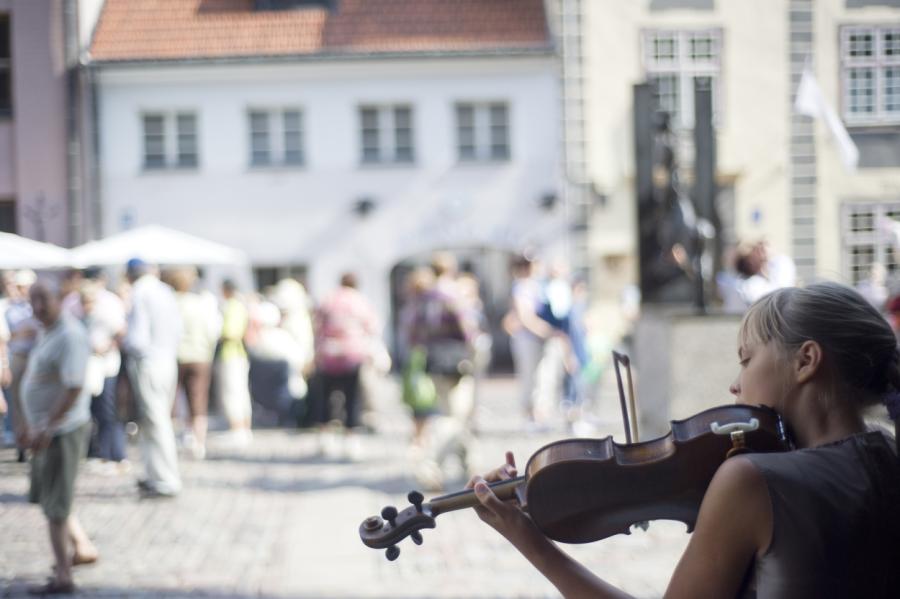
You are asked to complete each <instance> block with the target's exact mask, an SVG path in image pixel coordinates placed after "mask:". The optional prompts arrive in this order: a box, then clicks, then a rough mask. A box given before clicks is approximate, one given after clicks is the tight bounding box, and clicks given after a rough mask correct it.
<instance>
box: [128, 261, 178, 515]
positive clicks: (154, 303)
mask: <svg viewBox="0 0 900 599" xmlns="http://www.w3.org/2000/svg"><path fill="white" fill-rule="evenodd" d="M126 274H127V275H128V280H129V281H131V311H130V312H129V314H128V332H127V334H126V337H125V348H126V351H127V354H128V375H129V378H130V379H131V386H132V388H133V390H134V396H135V400H136V401H137V407H138V413H139V426H140V446H141V455H142V458H143V462H144V470H145V478H144V479H143V480H140V481H138V487H139V489H140V491H141V494H142V496H143V497H145V498H154V497H174V496H175V495H177V494H178V492H179V491H181V476H180V475H179V473H178V454H177V449H176V447H175V432H174V430H173V429H172V405H173V404H174V402H175V389H176V385H177V382H178V363H177V352H178V342H179V339H180V336H181V316H180V314H179V311H178V304H177V303H176V301H175V293H174V292H173V291H172V288H171V287H169V286H168V285H166V284H165V283H163V282H162V281H160V280H159V278H158V277H157V276H156V274H155V273H154V272H152V271H151V268H150V266H149V265H148V264H147V263H146V262H144V261H143V260H140V259H139V258H133V259H131V260H129V261H128V264H127V266H126Z"/></svg>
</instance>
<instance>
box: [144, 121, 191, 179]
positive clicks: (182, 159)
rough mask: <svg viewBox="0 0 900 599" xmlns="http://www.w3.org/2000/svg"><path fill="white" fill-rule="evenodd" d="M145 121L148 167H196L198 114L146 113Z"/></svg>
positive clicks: (145, 151)
mask: <svg viewBox="0 0 900 599" xmlns="http://www.w3.org/2000/svg"><path fill="white" fill-rule="evenodd" d="M143 123H144V168H145V169H147V170H156V169H165V168H186V169H188V168H196V167H197V165H198V163H199V161H198V159H197V115H195V114H194V113H192V112H178V113H146V114H144V115H143Z"/></svg>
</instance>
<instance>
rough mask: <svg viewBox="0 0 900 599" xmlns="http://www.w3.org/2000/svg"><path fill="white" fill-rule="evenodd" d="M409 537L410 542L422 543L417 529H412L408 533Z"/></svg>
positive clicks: (420, 534)
mask: <svg viewBox="0 0 900 599" xmlns="http://www.w3.org/2000/svg"><path fill="white" fill-rule="evenodd" d="M409 538H410V539H412V542H413V543H415V544H416V545H421V544H422V533H420V532H419V531H418V530H414V531H412V532H411V533H409Z"/></svg>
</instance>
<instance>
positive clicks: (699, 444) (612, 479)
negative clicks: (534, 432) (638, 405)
mask: <svg viewBox="0 0 900 599" xmlns="http://www.w3.org/2000/svg"><path fill="white" fill-rule="evenodd" d="M617 359H618V358H617ZM617 365H618V364H617ZM617 374H618V370H617ZM630 378H631V377H630V372H629V384H630V383H631V380H630ZM620 381H621V379H620ZM620 390H621V384H620ZM632 397H633V394H632ZM632 405H633V404H632ZM623 406H624V400H623ZM627 422H628V421H627V418H626V423H627ZM631 424H632V426H631V428H633V429H634V433H635V434H636V424H635V421H634V419H632V423H631ZM626 436H627V437H628V439H629V442H626V443H624V444H620V443H616V442H615V441H613V439H612V437H611V436H608V437H605V438H603V439H566V440H562V441H556V442H554V443H550V444H548V445H545V446H543V447H542V448H540V449H539V450H537V451H536V452H535V453H534V454H533V455H532V456H531V457H530V458H529V460H528V463H527V465H526V466H525V470H524V475H523V476H520V477H517V478H513V479H510V480H505V481H499V482H494V483H491V484H490V485H489V486H490V487H491V489H492V490H493V492H494V493H495V494H496V495H497V497H499V498H500V499H501V500H517V501H518V502H519V504H520V506H521V507H522V509H523V510H524V511H526V512H527V513H528V514H529V516H530V517H531V519H532V521H534V523H535V525H536V526H537V527H538V529H540V530H541V532H543V533H544V534H545V535H546V536H547V537H549V538H550V539H553V540H555V541H560V542H563V543H589V542H592V541H598V540H601V539H605V538H607V537H610V536H613V535H615V534H630V533H631V530H632V527H633V526H635V525H636V526H639V527H641V528H644V529H646V527H647V522H649V521H650V520H679V521H681V522H684V523H685V524H686V525H687V531H688V532H691V531H693V529H694V524H695V523H696V520H697V513H698V512H699V510H700V502H701V501H702V500H703V495H704V494H705V493H706V489H707V487H708V486H709V483H710V481H711V480H712V477H713V475H714V474H715V472H716V470H717V469H718V468H719V466H721V464H722V462H724V461H725V460H726V459H727V458H729V457H731V456H733V455H737V454H740V453H745V452H749V451H755V452H771V451H788V450H790V449H792V446H793V445H792V442H791V440H790V438H789V436H788V432H787V430H786V427H785V424H784V421H783V420H782V418H781V416H780V415H779V414H778V413H777V412H776V411H775V410H773V409H771V408H768V407H765V406H748V405H737V404H735V405H725V406H719V407H714V408H710V409H708V410H704V411H702V412H700V413H699V414H695V415H694V416H691V417H690V418H686V419H684V420H675V421H672V422H671V430H670V431H669V432H668V433H667V434H665V435H663V436H662V437H659V438H657V439H653V440H650V441H646V442H631V431H630V430H629V427H628V426H626ZM407 499H408V500H409V502H410V504H411V505H410V506H409V507H407V508H406V509H404V510H403V511H398V510H397V509H396V508H395V507H393V506H387V507H385V508H384V509H382V510H381V515H380V516H370V517H369V518H366V519H365V520H364V521H363V522H362V524H360V526H359V536H360V538H361V539H362V542H363V543H364V544H365V545H367V546H368V547H372V548H374V549H386V556H387V558H388V559H389V560H391V561H393V560H395V559H397V557H398V556H399V555H400V549H399V548H398V547H397V543H399V542H400V541H401V540H403V539H405V538H406V537H410V538H411V539H412V540H413V542H414V543H415V544H417V545H421V544H422V534H421V532H420V531H421V530H423V529H426V528H434V527H435V526H436V524H435V518H437V516H439V515H441V514H444V513H447V512H451V511H455V510H460V509H465V508H471V507H474V506H477V505H480V503H479V501H478V499H477V498H476V497H475V493H474V491H472V490H465V491H459V492H455V493H450V494H448V495H442V496H440V497H436V498H434V499H432V500H430V501H428V502H425V500H424V496H423V495H422V494H421V493H419V492H418V491H412V492H411V493H409V495H408V496H407Z"/></svg>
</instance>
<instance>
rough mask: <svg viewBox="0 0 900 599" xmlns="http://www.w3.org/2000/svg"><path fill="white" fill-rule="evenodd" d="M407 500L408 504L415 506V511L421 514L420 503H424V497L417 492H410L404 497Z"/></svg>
mask: <svg viewBox="0 0 900 599" xmlns="http://www.w3.org/2000/svg"><path fill="white" fill-rule="evenodd" d="M406 498H407V499H409V502H410V503H411V504H413V505H414V506H416V511H417V512H419V513H421V512H422V502H423V501H425V496H424V495H422V494H421V493H419V492H418V491H410V492H409V495H407V496H406Z"/></svg>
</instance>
